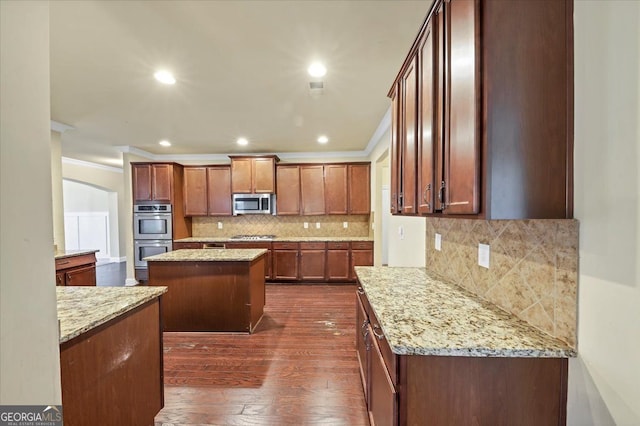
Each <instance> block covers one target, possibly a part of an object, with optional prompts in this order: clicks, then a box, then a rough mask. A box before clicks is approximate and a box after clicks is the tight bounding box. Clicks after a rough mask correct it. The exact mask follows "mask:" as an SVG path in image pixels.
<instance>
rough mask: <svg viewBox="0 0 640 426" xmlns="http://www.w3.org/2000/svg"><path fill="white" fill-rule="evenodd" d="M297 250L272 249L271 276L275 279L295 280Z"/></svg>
mask: <svg viewBox="0 0 640 426" xmlns="http://www.w3.org/2000/svg"><path fill="white" fill-rule="evenodd" d="M299 275H300V274H299V273H298V250H273V278H274V279H276V280H297V279H298V277H299Z"/></svg>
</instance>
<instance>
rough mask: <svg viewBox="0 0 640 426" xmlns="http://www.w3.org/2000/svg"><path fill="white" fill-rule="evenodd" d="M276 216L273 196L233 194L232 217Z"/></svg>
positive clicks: (274, 197)
mask: <svg viewBox="0 0 640 426" xmlns="http://www.w3.org/2000/svg"><path fill="white" fill-rule="evenodd" d="M239 214H272V215H275V214H276V196H275V194H233V215H234V216H237V215H239Z"/></svg>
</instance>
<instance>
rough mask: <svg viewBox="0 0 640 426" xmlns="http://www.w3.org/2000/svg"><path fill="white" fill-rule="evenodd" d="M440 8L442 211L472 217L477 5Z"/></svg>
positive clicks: (476, 167)
mask: <svg viewBox="0 0 640 426" xmlns="http://www.w3.org/2000/svg"><path fill="white" fill-rule="evenodd" d="M445 7H446V9H445V19H446V24H445V27H446V33H447V34H446V35H447V37H445V38H446V40H448V43H447V45H446V54H445V57H446V70H447V71H445V73H446V76H447V82H446V83H445V87H446V89H445V90H446V99H445V110H446V114H448V117H446V116H445V146H444V164H445V177H444V180H445V188H444V194H445V203H446V205H445V210H444V213H448V214H474V213H477V212H478V210H479V204H480V203H479V192H480V181H479V173H480V131H479V130H478V126H479V118H478V111H479V110H480V109H479V108H480V104H479V95H480V92H479V74H480V73H479V70H478V64H479V60H478V55H479V47H478V46H477V43H478V40H476V30H477V28H478V19H479V11H478V9H479V4H478V3H477V2H475V1H462V0H452V1H450V2H447V3H445ZM447 102H448V106H447V104H446V103H447ZM447 124H448V125H447Z"/></svg>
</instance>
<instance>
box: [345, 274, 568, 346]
mask: <svg viewBox="0 0 640 426" xmlns="http://www.w3.org/2000/svg"><path fill="white" fill-rule="evenodd" d="M355 270H356V274H357V276H358V279H359V282H360V284H361V286H362V288H363V289H364V291H365V292H366V295H367V298H368V300H369V303H370V304H371V307H372V308H373V310H374V312H375V314H376V317H377V318H378V321H380V326H381V327H382V330H383V332H384V335H385V337H386V338H387V341H388V342H389V345H390V346H391V349H392V351H393V352H394V353H396V354H399V355H440V356H470V357H535V358H568V357H574V356H576V352H575V350H574V349H572V348H571V347H570V346H569V345H567V344H566V343H564V342H562V341H561V340H559V339H556V338H554V337H552V336H550V335H548V334H546V333H544V332H542V331H540V330H538V329H536V328H534V327H533V326H531V325H529V324H527V323H526V322H524V321H522V320H520V319H518V318H516V317H515V316H514V315H512V314H510V313H508V312H506V311H503V310H502V309H500V308H498V307H497V306H495V305H493V304H491V303H489V302H486V301H484V300H482V299H480V298H478V297H477V296H475V295H473V294H472V293H469V292H468V291H466V290H464V289H462V288H460V287H458V286H456V285H453V284H448V283H444V282H442V281H439V280H437V279H434V278H432V277H431V276H429V275H428V274H427V272H426V270H425V269H424V268H397V267H391V268H390V267H370V266H358V267H356V268H355Z"/></svg>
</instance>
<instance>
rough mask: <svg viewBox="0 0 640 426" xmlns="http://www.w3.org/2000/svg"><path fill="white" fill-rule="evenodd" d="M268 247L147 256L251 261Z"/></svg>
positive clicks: (150, 259) (175, 259) (162, 259)
mask: <svg viewBox="0 0 640 426" xmlns="http://www.w3.org/2000/svg"><path fill="white" fill-rule="evenodd" d="M266 253H267V250H266V249H215V248H214V249H182V250H174V251H169V252H167V253H162V254H156V255H155V256H149V257H145V258H144V260H146V261H147V262H251V261H252V260H255V259H257V258H258V257H260V256H262V255H264V254H266Z"/></svg>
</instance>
